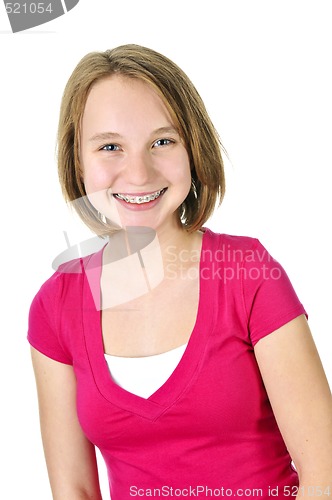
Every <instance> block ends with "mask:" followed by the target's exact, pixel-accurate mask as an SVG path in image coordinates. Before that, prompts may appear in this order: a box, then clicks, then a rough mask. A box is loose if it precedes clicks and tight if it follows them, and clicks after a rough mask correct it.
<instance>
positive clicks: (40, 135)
mask: <svg viewBox="0 0 332 500" xmlns="http://www.w3.org/2000/svg"><path fill="white" fill-rule="evenodd" d="M217 5H218V9H217V8H216V6H217ZM0 32H1V33H0V50H1V79H0V86H1V93H0V113H1V118H0V120H1V122H0V123H1V148H0V155H1V158H0V165H1V173H0V179H1V196H0V202H1V221H2V222H1V233H2V235H1V236H2V244H1V254H2V255H1V262H2V273H1V284H2V286H1V288H2V300H1V304H2V308H1V310H2V313H1V318H2V325H3V326H2V335H1V347H2V349H1V363H0V366H1V374H0V380H1V417H0V418H1V433H2V438H1V448H0V449H1V455H2V458H3V459H4V464H5V469H3V468H2V478H1V496H2V494H3V493H4V498H6V500H11V499H15V500H16V499H25V500H27V499H28V500H30V499H31V500H32V499H33V500H47V499H50V498H51V494H50V490H49V486H48V481H47V477H46V468H45V465H44V459H43V454H42V447H41V442H40V436H39V423H38V414H37V401H36V395H35V387H34V378H33V374H32V369H31V364H30V358H29V348H28V344H27V342H26V340H25V338H26V330H27V316H28V309H29V306H30V302H31V300H32V298H33V296H34V294H35V293H36V292H37V290H38V288H39V286H40V285H41V284H42V282H43V281H44V280H45V279H46V278H47V277H48V276H49V275H50V274H51V273H52V268H51V262H52V260H53V259H54V257H55V256H56V255H57V254H58V253H59V252H61V251H62V250H64V249H65V239H64V237H63V231H64V230H67V231H68V235H69V237H70V236H71V233H70V229H69V226H70V222H69V219H68V216H67V215H66V214H67V212H66V208H65V206H64V202H63V200H62V197H61V193H60V188H59V187H58V181H57V173H56V164H55V136H56V127H57V119H58V110H59V104H60V98H61V93H62V91H63V88H64V85H65V83H66V81H67V79H68V77H69V75H70V73H71V71H72V70H73V68H74V66H75V65H76V64H77V62H78V61H79V59H80V58H81V57H82V56H83V55H85V54H86V53H87V52H90V51H93V50H105V49H107V48H112V47H114V46H116V45H119V44H123V43H138V44H142V45H147V46H149V47H151V48H154V49H156V50H158V51H160V52H162V53H164V54H165V55H167V56H168V57H170V58H171V59H173V60H174V61H175V62H176V63H178V64H179V65H180V66H181V67H182V68H183V69H184V70H185V71H186V72H187V74H188V75H189V77H190V78H191V79H192V80H193V82H194V83H195V85H196V87H197V88H198V90H199V92H200V94H201V95H202V97H203V99H204V101H205V103H206V106H207V108H208V111H209V112H210V115H211V117H212V119H213V121H214V123H215V125H216V127H217V129H218V131H219V133H220V135H221V138H222V141H223V143H224V145H225V147H226V149H227V150H228V153H229V156H230V158H231V163H230V162H227V164H226V169H227V172H226V173H227V181H228V187H227V195H226V199H225V202H224V204H223V206H222V207H221V208H220V209H219V210H218V212H217V213H216V215H215V216H214V217H213V219H212V220H211V221H210V224H208V225H209V226H210V227H211V229H214V230H216V231H219V232H228V233H231V234H241V235H250V236H255V237H258V238H259V239H260V240H261V241H262V243H263V244H264V245H265V246H266V247H267V248H268V250H269V251H270V253H272V255H273V256H274V257H275V258H277V260H279V261H280V262H281V263H282V264H283V266H284V267H285V268H286V270H287V272H288V274H289V276H290V278H291V280H292V282H293V285H294V287H295V289H296V291H297V293H298V295H299V297H300V299H301V301H302V302H303V303H304V305H305V307H306V309H307V311H308V313H309V319H310V324H311V328H312V330H313V334H314V338H315V341H316V344H317V346H318V349H319V352H320V354H321V358H322V361H323V364H324V366H325V369H326V373H327V376H328V379H329V381H330V383H331V381H332V366H331V359H332V356H331V354H332V348H331V340H330V337H331V320H330V310H331V291H330V283H331V280H332V272H331V265H330V256H331V195H330V192H331V183H330V179H331V177H330V171H331V168H332V148H331V133H332V125H331V120H332V118H331V117H332V97H331V89H332V72H331V47H332V30H331V15H330V1H323V0H317V1H315V2H314V1H311V2H308V1H293V0H287V1H281V0H279V1H278V2H277V1H270V0H261V1H257V0H251V1H246V0H243V1H238V0H219V1H216V0H204V2H194V1H189V0H188V1H187V0H182V1H179V0H176V1H174V0H168V1H167V2H164V3H160V2H155V1H149V0H132V1H130V0H121V1H117V2H115V1H106V0H98V1H97V0H96V1H92V0H91V1H88V0H81V1H80V3H79V4H78V5H77V6H76V7H75V8H74V9H73V10H72V11H70V12H69V13H68V14H67V15H65V16H63V17H61V18H59V19H57V20H54V21H52V22H50V23H48V24H46V25H43V26H40V27H38V28H34V29H32V30H29V31H26V32H22V33H17V34H11V33H10V26H9V22H8V20H7V17H6V12H5V9H4V6H3V3H2V2H1V5H0ZM313 404H314V402H313ZM308 411H310V408H309V409H308ZM101 474H102V482H103V488H104V489H105V492H106V493H105V498H108V494H107V485H106V480H105V477H104V468H103V465H102V464H101ZM5 492H6V493H5Z"/></svg>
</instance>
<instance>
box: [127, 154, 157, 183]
mask: <svg viewBox="0 0 332 500" xmlns="http://www.w3.org/2000/svg"><path fill="white" fill-rule="evenodd" d="M153 175H154V168H153V162H152V158H151V157H150V155H149V153H148V152H146V151H139V152H133V153H131V154H130V155H128V157H127V162H126V168H125V178H126V182H128V184H131V185H132V186H147V185H148V184H149V183H150V182H151V180H152V178H153Z"/></svg>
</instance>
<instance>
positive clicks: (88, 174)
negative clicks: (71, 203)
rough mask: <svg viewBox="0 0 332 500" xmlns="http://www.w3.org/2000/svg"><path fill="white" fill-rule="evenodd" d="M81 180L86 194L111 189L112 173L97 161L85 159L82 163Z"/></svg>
mask: <svg viewBox="0 0 332 500" xmlns="http://www.w3.org/2000/svg"><path fill="white" fill-rule="evenodd" d="M82 171H83V174H82V178H83V182H84V185H85V190H86V192H87V193H91V192H94V191H98V190H102V189H108V188H109V187H111V185H112V182H113V180H114V179H113V178H114V176H113V175H112V171H111V169H109V168H105V166H104V165H103V164H102V163H101V162H99V161H91V160H89V159H85V161H83V162H82Z"/></svg>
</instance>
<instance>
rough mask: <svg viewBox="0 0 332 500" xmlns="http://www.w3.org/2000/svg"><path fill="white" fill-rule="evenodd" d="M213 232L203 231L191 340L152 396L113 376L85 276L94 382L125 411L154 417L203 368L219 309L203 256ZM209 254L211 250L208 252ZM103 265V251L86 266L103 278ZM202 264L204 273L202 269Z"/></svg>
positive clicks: (85, 325)
mask: <svg viewBox="0 0 332 500" xmlns="http://www.w3.org/2000/svg"><path fill="white" fill-rule="evenodd" d="M211 239H212V234H211V232H210V231H209V230H208V229H205V230H204V234H203V241H202V248H201V257H200V266H199V267H200V284H199V302H198V309H197V315H196V322H195V325H194V328H193V330H192V333H191V336H190V338H189V341H188V345H187V348H186V350H185V352H184V354H183V356H182V358H181V360H180V362H179V363H178V365H177V366H176V368H175V369H174V371H173V372H172V374H171V375H170V377H169V378H168V379H167V380H166V382H165V383H164V384H163V385H162V386H161V387H160V388H159V389H157V391H156V392H154V393H153V394H152V395H151V396H150V397H149V398H147V399H145V398H142V397H140V396H137V395H135V394H133V393H131V392H128V391H127V390H125V389H123V388H122V387H120V386H119V385H117V384H116V382H114V380H113V379H112V377H111V375H110V372H109V368H108V365H107V362H106V360H105V357H104V346H103V338H102V327H101V311H99V310H97V308H96V306H95V303H94V300H93V296H92V293H91V289H90V285H89V281H88V278H87V276H86V274H85V272H84V277H83V294H82V295H83V298H82V300H83V303H82V315H83V321H82V324H83V333H84V337H85V345H86V352H87V356H88V358H89V362H90V368H91V371H92V375H93V378H94V382H95V384H96V386H97V388H98V390H99V392H100V394H101V395H102V396H103V397H104V398H105V399H106V400H107V401H109V402H110V403H111V404H113V405H115V406H117V407H119V408H122V409H123V410H126V411H129V412H131V413H135V414H137V415H140V416H142V417H144V418H147V419H150V420H155V419H157V418H158V417H159V416H160V415H161V414H162V413H164V412H165V411H166V410H167V409H168V408H169V407H170V406H172V405H173V404H174V403H176V401H177V400H178V399H179V398H180V397H181V395H182V393H183V392H184V391H185V389H186V388H187V386H188V385H189V384H190V382H191V380H192V379H193V377H194V375H195V374H196V372H197V370H199V369H200V366H201V361H202V358H203V354H204V350H205V346H206V343H207V340H208V337H209V335H210V334H211V332H212V331H213V327H214V322H215V316H216V310H214V309H215V308H213V301H212V300H211V299H212V297H211V292H212V282H213V280H211V279H206V278H205V277H206V276H210V274H209V273H207V272H206V268H207V267H211V266H212V264H211V258H208V259H204V256H205V254H206V249H207V248H211V244H210V242H211ZM207 253H209V252H207ZM101 266H102V250H101V251H99V252H97V253H96V254H94V255H92V256H91V257H90V258H89V259H88V260H87V262H86V265H85V268H90V269H91V268H93V269H94V270H95V276H96V279H99V280H100V276H101ZM203 266H204V270H205V273H204V272H203Z"/></svg>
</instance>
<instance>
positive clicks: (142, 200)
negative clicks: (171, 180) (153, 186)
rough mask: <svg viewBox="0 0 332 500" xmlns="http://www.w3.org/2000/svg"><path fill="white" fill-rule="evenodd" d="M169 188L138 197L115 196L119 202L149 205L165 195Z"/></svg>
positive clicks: (117, 194) (119, 194) (118, 194)
mask: <svg viewBox="0 0 332 500" xmlns="http://www.w3.org/2000/svg"><path fill="white" fill-rule="evenodd" d="M166 189H167V188H163V189H160V190H159V191H155V192H154V193H150V194H144V195H138V196H129V195H127V194H121V193H116V194H114V195H113V196H115V198H118V199H119V200H123V201H125V202H126V203H136V204H138V205H140V204H141V203H149V202H150V201H153V200H156V199H157V198H159V196H160V195H162V194H164V193H165V191H166Z"/></svg>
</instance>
